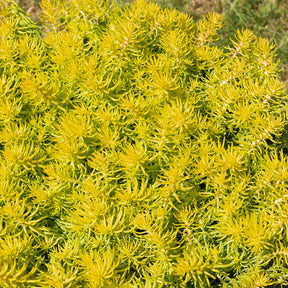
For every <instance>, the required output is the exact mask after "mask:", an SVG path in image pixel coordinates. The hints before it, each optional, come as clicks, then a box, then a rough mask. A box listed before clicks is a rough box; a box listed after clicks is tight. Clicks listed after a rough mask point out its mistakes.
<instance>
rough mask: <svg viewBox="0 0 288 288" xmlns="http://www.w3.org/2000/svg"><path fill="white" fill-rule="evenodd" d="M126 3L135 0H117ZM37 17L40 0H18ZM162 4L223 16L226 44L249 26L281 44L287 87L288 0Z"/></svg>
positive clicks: (165, 0) (221, 42)
mask: <svg viewBox="0 0 288 288" xmlns="http://www.w3.org/2000/svg"><path fill="white" fill-rule="evenodd" d="M116 1H118V2H120V4H121V5H123V6H124V5H125V4H127V3H128V5H129V3H130V2H132V0H116ZM16 2H17V3H18V4H19V5H20V6H22V7H23V8H24V9H25V10H26V11H28V13H29V14H30V15H31V18H32V19H33V20H34V21H37V15H38V13H39V10H40V8H39V3H40V2H41V0H16ZM156 2H158V3H159V4H160V5H161V6H162V7H169V8H176V9H177V10H180V11H181V12H186V13H189V14H191V15H193V17H194V19H195V20H198V19H200V18H201V17H202V15H205V14H207V13H209V12H212V11H214V12H218V13H220V14H222V15H223V16H224V20H225V22H226V25H225V26H224V28H222V34H221V39H220V40H219V45H224V46H226V45H227V44H228V42H229V38H230V37H233V36H234V35H235V34H236V32H237V30H241V29H242V28H249V29H251V30H253V32H254V33H255V34H256V35H257V36H261V37H265V38H268V39H269V40H270V41H271V42H273V43H275V45H276V46H277V48H278V50H277V51H278V58H279V59H280V68H281V71H280V78H281V80H282V81H284V82H285V84H286V87H288V1H287V0H157V1H156Z"/></svg>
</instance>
